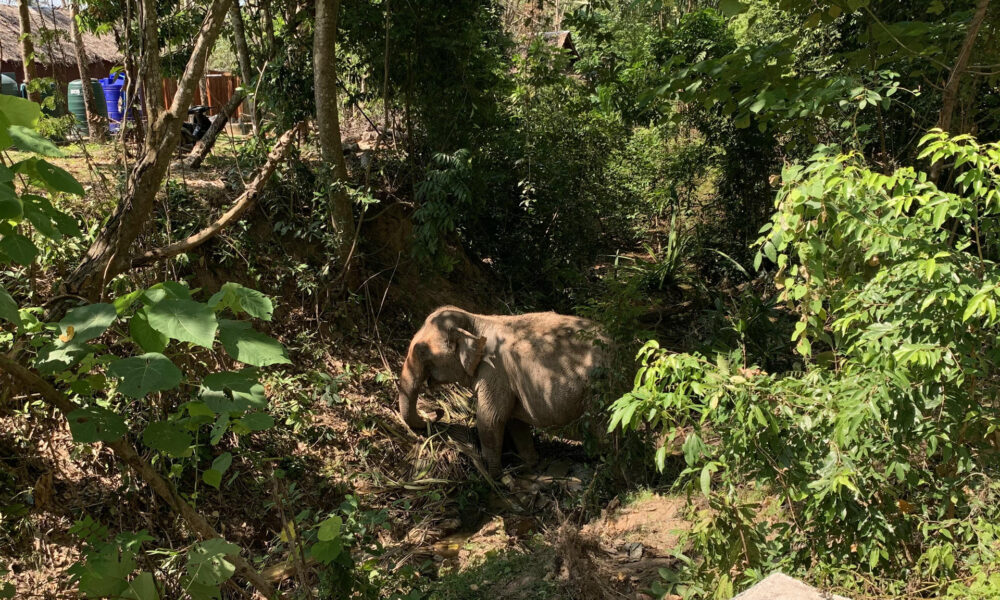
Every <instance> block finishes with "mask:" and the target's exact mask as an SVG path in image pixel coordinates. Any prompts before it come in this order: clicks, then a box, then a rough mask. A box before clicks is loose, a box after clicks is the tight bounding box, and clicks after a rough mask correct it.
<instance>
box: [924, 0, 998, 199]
mask: <svg viewBox="0 0 1000 600" xmlns="http://www.w3.org/2000/svg"><path fill="white" fill-rule="evenodd" d="M989 3H990V0H979V1H978V2H976V11H975V12H974V13H972V20H971V21H969V28H968V29H967V30H966V31H965V40H964V41H963V42H962V47H961V48H960V49H959V51H958V58H956V59H955V66H954V67H952V68H951V72H950V73H949V74H948V81H947V82H946V83H945V85H944V90H943V91H942V93H941V113H940V114H939V115H938V121H937V127H939V128H941V129H942V130H944V131H947V132H949V133H951V119H952V116H953V115H954V114H955V104H956V103H957V102H958V91H959V84H960V83H961V81H962V74H963V73H965V69H966V67H968V66H969V58H970V57H971V56H972V48H973V47H974V46H975V45H976V37H977V36H978V35H979V28H980V27H981V26H982V24H983V20H984V19H985V18H986V9H987V7H988V6H989ZM943 167H944V165H943V163H942V162H941V161H937V162H935V163H934V164H933V165H931V172H930V180H931V181H932V182H933V183H934V184H937V182H938V180H940V179H941V169H942V168H943Z"/></svg>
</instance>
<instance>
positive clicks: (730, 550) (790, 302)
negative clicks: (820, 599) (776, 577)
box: [611, 132, 1000, 596]
mask: <svg viewBox="0 0 1000 600" xmlns="http://www.w3.org/2000/svg"><path fill="white" fill-rule="evenodd" d="M923 145H924V149H923V153H922V156H925V157H930V159H931V160H932V161H935V162H936V161H938V160H943V161H947V162H952V161H953V162H954V164H955V165H956V169H957V171H956V178H955V185H956V191H955V192H948V191H944V190H942V189H939V188H938V187H937V186H935V185H934V184H933V183H932V182H930V181H929V180H928V179H929V178H928V176H927V175H926V174H925V173H923V172H920V171H918V170H915V169H913V168H910V167H907V168H901V169H899V170H897V171H895V172H893V173H891V174H883V173H879V172H876V171H873V170H871V169H869V168H867V167H866V165H865V164H864V162H863V160H862V159H861V158H860V157H859V156H858V155H856V154H852V153H851V154H838V153H837V152H836V149H833V148H822V149H820V151H819V153H818V154H816V155H815V156H814V157H813V158H812V159H811V160H810V161H808V162H807V163H806V164H804V165H794V166H790V167H787V168H786V169H785V170H784V172H783V174H782V178H783V185H782V188H781V190H780V192H779V194H778V199H777V210H776V212H775V214H774V215H773V217H772V219H771V222H770V224H769V225H767V226H766V227H765V228H764V229H765V233H764V235H763V237H762V238H761V239H760V240H759V242H758V249H759V254H758V256H757V264H758V265H759V264H761V263H762V262H763V261H764V260H767V261H769V262H772V263H774V264H775V265H776V266H777V271H776V272H775V275H774V281H775V284H776V286H777V287H778V288H779V290H780V296H779V300H780V301H781V302H783V303H785V305H786V309H787V310H788V311H790V312H791V313H792V314H793V315H795V316H796V317H797V318H798V323H797V325H796V327H795V329H794V332H793V333H792V336H791V337H792V340H793V341H794V342H796V351H797V353H798V354H799V356H800V357H801V361H802V363H803V365H804V366H803V367H802V370H801V371H791V372H786V373H768V372H765V371H762V370H761V369H760V367H759V366H758V365H756V364H753V363H750V362H748V361H747V360H746V355H745V354H744V353H743V352H742V351H741V349H735V350H734V351H733V352H731V353H730V354H729V355H728V356H726V355H719V356H718V357H716V358H715V359H710V358H708V357H706V356H702V355H698V354H673V353H670V352H667V351H665V350H662V349H661V348H659V347H658V345H657V344H656V343H655V342H650V343H648V344H647V345H646V346H645V347H644V348H643V350H642V351H641V352H640V355H639V356H640V359H641V361H642V365H643V366H642V367H641V368H640V369H639V372H638V374H637V375H636V379H635V386H634V389H633V390H632V391H631V392H630V393H628V394H626V395H625V396H623V397H622V398H621V399H619V400H618V401H617V402H616V403H615V404H614V405H613V406H612V421H611V425H612V428H616V427H621V428H623V429H627V430H631V429H635V428H638V427H640V425H642V424H646V425H647V426H649V427H652V428H654V429H657V430H662V431H663V432H664V434H665V437H666V438H667V442H668V443H669V440H670V439H671V438H673V437H675V436H683V437H684V442H683V450H684V458H685V461H686V463H687V469H686V470H685V471H684V473H683V475H682V482H683V483H684V484H685V485H687V486H690V487H691V488H693V489H695V490H700V492H701V493H702V494H703V495H704V496H706V497H707V498H708V499H709V503H710V506H711V508H712V511H710V512H709V513H707V514H706V515H705V517H704V521H703V524H702V526H700V527H696V528H695V530H694V531H695V533H694V534H693V535H692V537H691V539H692V540H693V541H694V542H695V546H694V550H695V551H696V553H700V556H699V558H698V559H697V560H694V559H688V560H687V562H686V563H685V565H686V566H685V567H683V568H682V570H681V571H682V572H681V573H680V574H678V573H668V575H670V577H671V580H672V583H671V584H670V586H669V587H671V588H673V589H676V590H679V591H682V592H684V593H686V594H687V595H694V596H698V595H702V594H701V593H700V592H699V591H698V590H699V589H701V590H709V589H714V588H715V587H717V586H720V585H731V584H732V581H731V579H730V578H731V577H732V576H733V574H734V573H742V575H740V576H739V578H740V579H742V580H744V581H743V582H744V583H745V582H746V581H745V580H752V579H754V578H757V577H759V576H760V574H761V573H762V572H764V571H765V569H766V568H773V567H776V566H782V567H785V568H789V569H794V570H799V571H805V570H812V571H813V573H814V574H815V575H817V576H823V575H825V576H828V577H833V578H834V579H836V578H837V576H838V575H850V574H851V573H858V572H863V573H871V574H873V575H875V576H876V577H875V578H874V579H873V580H879V581H881V582H882V583H880V584H877V585H878V586H879V587H882V588H883V589H882V590H881V591H885V589H888V588H892V589H893V590H894V591H895V592H896V593H900V592H913V591H914V590H916V589H921V590H923V592H924V593H926V592H927V590H929V589H931V590H933V589H937V591H939V592H943V591H944V589H945V587H946V584H947V582H948V581H949V580H950V579H951V578H953V577H955V576H957V575H959V574H962V573H964V572H966V571H967V570H968V569H969V568H970V565H975V564H979V563H983V562H988V561H990V560H992V559H993V558H994V557H995V552H996V540H997V536H998V534H1000V528H998V527H997V525H996V524H995V522H994V520H993V518H992V516H991V515H992V514H993V507H994V506H995V505H996V502H997V500H998V498H997V495H996V485H995V483H994V481H995V480H994V478H995V476H996V453H997V451H998V450H1000V433H998V431H1000V418H998V417H1000V414H998V411H997V408H998V405H997V402H996V397H997V392H998V389H997V381H996V378H995V363H996V361H997V360H998V359H1000V348H998V344H997V338H998V334H1000V331H998V329H1000V318H998V316H997V300H998V295H1000V268H998V265H997V264H996V262H995V259H996V257H997V254H998V253H997V250H998V247H997V244H996V241H997V240H998V234H1000V229H998V228H997V225H996V220H995V217H996V215H997V214H998V213H1000V202H998V201H1000V185H998V184H1000V181H998V179H997V178H996V175H995V173H996V169H997V168H998V166H1000V144H988V145H986V144H984V145H979V144H977V143H976V141H975V140H974V139H972V138H970V137H968V136H960V137H956V138H951V139H949V138H948V137H947V136H945V135H944V134H942V133H941V132H933V133H931V134H930V135H928V136H926V137H925V138H924V144H923ZM667 445H668V444H667V443H665V444H664V445H663V447H661V449H660V451H659V452H658V454H657V458H658V460H659V462H660V464H661V465H662V462H663V460H664V458H665V455H666V450H665V448H666V447H667ZM755 488H759V489H762V490H763V491H765V492H767V493H769V494H772V495H773V496H774V497H775V498H776V499H777V501H778V502H780V504H781V507H782V510H781V511H779V514H777V515H775V516H773V517H771V518H769V519H762V518H760V517H759V516H758V510H756V509H754V508H753V507H758V508H759V505H760V502H753V501H750V500H748V495H751V496H752V494H753V490H754V489H755ZM720 515H724V517H725V518H719V516H720ZM872 585H876V584H872Z"/></svg>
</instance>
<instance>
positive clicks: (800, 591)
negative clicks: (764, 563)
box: [733, 573, 848, 600]
mask: <svg viewBox="0 0 1000 600" xmlns="http://www.w3.org/2000/svg"><path fill="white" fill-rule="evenodd" d="M733 600H848V599H847V598H844V597H843V596H837V595H834V594H830V593H824V592H821V591H819V590H817V589H816V588H814V587H812V586H811V585H806V584H805V583H802V582H801V581H799V580H798V579H795V578H793V577H789V576H788V575H785V574H784V573H772V574H770V575H768V576H767V577H765V578H764V580H763V581H761V582H759V583H758V584H757V585H755V586H753V587H752V588H750V589H748V590H745V591H743V592H742V593H740V594H738V595H737V596H735V597H734V598H733Z"/></svg>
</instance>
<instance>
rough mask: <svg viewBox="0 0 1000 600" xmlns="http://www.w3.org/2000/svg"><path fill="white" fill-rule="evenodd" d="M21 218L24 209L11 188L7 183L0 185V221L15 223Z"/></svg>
mask: <svg viewBox="0 0 1000 600" xmlns="http://www.w3.org/2000/svg"><path fill="white" fill-rule="evenodd" d="M23 216H24V207H23V206H22V202H21V199H20V198H18V197H17V194H16V193H15V192H14V188H13V186H11V185H10V184H9V183H0V219H2V220H4V221H15V222H17V221H20V220H21V218H22V217H23Z"/></svg>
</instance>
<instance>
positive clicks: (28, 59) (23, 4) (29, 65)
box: [17, 0, 41, 102]
mask: <svg viewBox="0 0 1000 600" xmlns="http://www.w3.org/2000/svg"><path fill="white" fill-rule="evenodd" d="M29 8H30V7H29V6H28V0H19V1H18V3H17V14H18V17H19V20H20V21H21V64H22V65H24V82H25V83H26V84H28V89H29V91H28V100H31V101H32V102H41V96H40V95H39V94H38V92H37V91H30V90H31V82H32V81H34V80H35V45H34V44H33V43H32V41H31V11H30V10H29Z"/></svg>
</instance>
